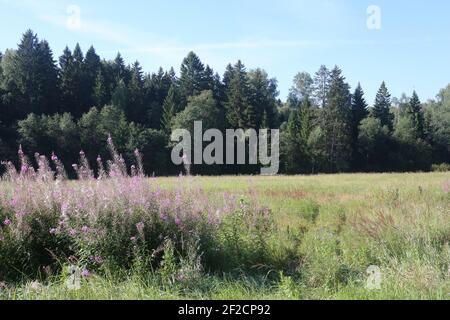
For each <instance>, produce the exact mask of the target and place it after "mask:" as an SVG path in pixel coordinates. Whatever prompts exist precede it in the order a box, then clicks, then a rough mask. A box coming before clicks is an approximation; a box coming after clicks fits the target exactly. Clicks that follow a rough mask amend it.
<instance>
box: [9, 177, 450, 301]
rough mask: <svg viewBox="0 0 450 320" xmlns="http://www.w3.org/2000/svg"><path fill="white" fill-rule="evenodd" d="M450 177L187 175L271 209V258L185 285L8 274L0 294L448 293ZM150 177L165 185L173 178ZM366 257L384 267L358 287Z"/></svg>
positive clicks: (214, 190) (132, 276)
mask: <svg viewBox="0 0 450 320" xmlns="http://www.w3.org/2000/svg"><path fill="white" fill-rule="evenodd" d="M449 178H450V175H449V174H446V173H429V174H370V175H369V174H355V175H350V174H349V175H323V176H311V177H305V176H291V177H247V176H243V177H220V178H213V177H192V178H191V179H192V181H191V183H193V184H199V185H201V186H202V187H203V188H205V189H206V190H208V192H210V194H211V197H214V196H216V195H218V194H220V193H223V192H228V193H233V194H236V195H238V196H241V195H242V196H246V197H250V198H252V199H253V201H256V202H258V203H259V204H262V205H267V206H269V207H270V208H271V209H272V211H273V214H274V220H275V222H274V223H275V224H276V231H275V232H274V234H273V235H271V236H270V240H269V241H268V243H269V247H268V248H267V251H268V254H269V255H270V257H271V259H270V261H273V265H268V266H255V269H254V270H252V272H249V270H236V271H235V272H232V273H230V274H227V275H213V274H203V275H202V277H201V279H200V280H198V281H196V282H195V283H194V284H190V285H187V286H186V285H183V286H179V285H164V282H163V281H161V279H160V278H161V277H160V275H158V274H151V273H150V272H149V273H147V274H145V276H144V275H139V274H138V273H135V272H133V271H130V272H128V273H126V274H121V275H117V274H115V275H111V276H93V277H91V278H89V279H87V280H84V282H83V283H82V286H81V289H80V290H77V291H70V290H68V289H67V286H66V285H65V282H64V278H63V277H61V276H58V277H55V278H53V279H51V280H50V281H45V282H44V281H43V284H40V285H31V280H27V279H24V281H23V283H21V284H14V285H12V284H6V287H5V288H3V289H0V299H225V300H226V299H449V298H450V246H449V243H450V195H448V194H445V193H444V192H443V190H442V185H443V183H444V182H445V181H446V180H448V179H449ZM158 180H159V182H160V183H161V184H162V185H163V187H164V188H173V187H175V186H176V185H177V183H178V182H177V179H176V178H161V179H158ZM277 263H279V264H284V265H278V264H277ZM371 265H376V266H378V267H379V268H380V269H381V272H382V282H381V288H380V289H378V290H369V289H366V281H367V277H368V275H367V273H366V270H367V268H368V267H369V266H371ZM281 270H283V271H284V272H285V274H286V275H285V276H283V275H282V274H281ZM253 271H254V272H253Z"/></svg>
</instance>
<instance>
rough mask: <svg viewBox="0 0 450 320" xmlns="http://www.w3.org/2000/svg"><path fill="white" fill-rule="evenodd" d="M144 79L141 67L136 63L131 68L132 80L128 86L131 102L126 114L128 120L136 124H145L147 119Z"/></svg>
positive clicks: (128, 104)
mask: <svg viewBox="0 0 450 320" xmlns="http://www.w3.org/2000/svg"><path fill="white" fill-rule="evenodd" d="M143 90H144V79H143V73H142V68H141V65H140V64H139V62H138V61H136V62H135V63H134V64H133V66H132V67H131V80H130V83H129V85H128V93H129V101H127V106H126V110H125V114H126V116H127V118H128V120H131V121H134V122H136V123H143V121H144V120H145V117H143V114H144V112H145V111H144V108H143V105H144V91H143Z"/></svg>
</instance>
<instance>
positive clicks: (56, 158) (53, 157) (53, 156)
mask: <svg viewBox="0 0 450 320" xmlns="http://www.w3.org/2000/svg"><path fill="white" fill-rule="evenodd" d="M52 161H53V162H56V161H58V157H57V156H56V155H55V153H54V152H53V153H52Z"/></svg>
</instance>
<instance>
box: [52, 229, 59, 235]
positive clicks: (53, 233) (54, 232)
mask: <svg viewBox="0 0 450 320" xmlns="http://www.w3.org/2000/svg"><path fill="white" fill-rule="evenodd" d="M56 233H58V229H56V228H52V229H50V234H52V235H55V234H56Z"/></svg>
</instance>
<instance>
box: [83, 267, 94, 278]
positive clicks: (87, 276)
mask: <svg viewBox="0 0 450 320" xmlns="http://www.w3.org/2000/svg"><path fill="white" fill-rule="evenodd" d="M91 275H92V274H91V272H90V271H89V270H88V269H86V268H84V269H83V271H82V272H81V276H82V277H83V278H89V277H90V276H91Z"/></svg>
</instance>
